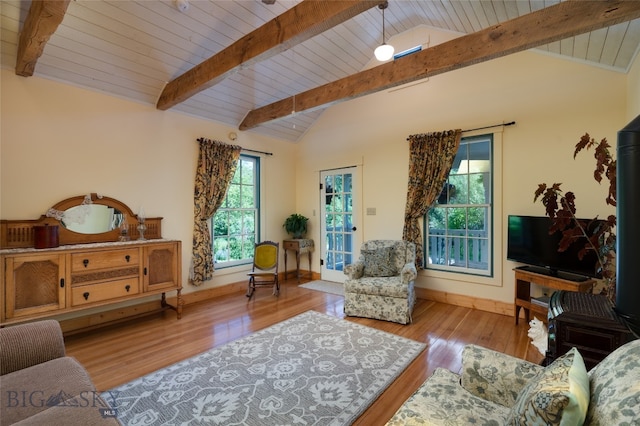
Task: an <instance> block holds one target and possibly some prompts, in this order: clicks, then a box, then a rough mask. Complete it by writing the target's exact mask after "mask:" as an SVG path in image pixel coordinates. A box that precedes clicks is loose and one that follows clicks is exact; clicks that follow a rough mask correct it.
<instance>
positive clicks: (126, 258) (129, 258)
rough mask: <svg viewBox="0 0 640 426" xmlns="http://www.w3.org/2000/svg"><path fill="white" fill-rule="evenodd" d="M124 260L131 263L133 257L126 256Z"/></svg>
mask: <svg viewBox="0 0 640 426" xmlns="http://www.w3.org/2000/svg"><path fill="white" fill-rule="evenodd" d="M124 258H125V260H126V261H127V263H129V261H130V260H131V256H129V255H126V256H125V257H124Z"/></svg>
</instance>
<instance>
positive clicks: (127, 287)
mask: <svg viewBox="0 0 640 426" xmlns="http://www.w3.org/2000/svg"><path fill="white" fill-rule="evenodd" d="M124 289H125V290H127V293H129V290H131V286H130V285H129V284H127V285H125V286H124Z"/></svg>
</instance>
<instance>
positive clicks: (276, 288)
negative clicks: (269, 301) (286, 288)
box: [273, 275, 280, 296]
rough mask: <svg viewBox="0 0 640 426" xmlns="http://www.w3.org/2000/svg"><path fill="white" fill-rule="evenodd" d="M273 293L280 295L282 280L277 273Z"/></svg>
mask: <svg viewBox="0 0 640 426" xmlns="http://www.w3.org/2000/svg"><path fill="white" fill-rule="evenodd" d="M273 295H274V296H278V295H280V281H278V276H277V275H276V280H275V282H274V283H273Z"/></svg>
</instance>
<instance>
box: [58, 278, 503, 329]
mask: <svg viewBox="0 0 640 426" xmlns="http://www.w3.org/2000/svg"><path fill="white" fill-rule="evenodd" d="M300 272H301V274H304V275H305V276H307V277H308V276H311V279H312V280H319V279H321V277H320V274H319V273H317V272H311V274H309V271H300ZM283 278H284V277H283ZM246 289H247V282H246V281H242V282H235V283H231V284H227V285H223V286H220V287H213V288H207V289H203V290H199V291H195V292H192V293H186V294H183V295H182V300H183V302H184V305H185V306H186V305H190V304H193V303H198V302H202V301H205V300H209V299H214V298H216V297H221V296H226V295H228V294H233V293H241V292H244V291H245V290H246ZM416 296H417V297H418V298H420V299H426V300H433V301H435V302H441V303H447V304H449V305H454V306H462V307H465V308H473V309H478V310H481V311H486V312H492V313H496V314H501V315H508V316H513V315H514V309H513V304H511V303H505V302H498V301H495V300H490V299H481V298H477V297H472V296H465V295H460V294H454V293H448V292H442V291H436V290H429V289H426V288H420V287H416ZM167 302H168V303H169V304H172V305H175V303H176V298H175V296H173V297H171V296H170V297H167ZM159 310H160V301H150V302H145V303H140V304H137V305H131V306H125V307H122V308H118V309H113V310H110V311H105V312H98V313H94V314H90V315H85V316H81V317H77V318H71V319H67V320H62V321H60V326H61V327H62V331H63V332H64V334H65V335H71V334H75V333H78V332H81V331H86V330H91V329H94V328H98V327H103V326H105V325H107V324H114V323H118V322H122V321H127V320H130V319H132V318H136V317H140V316H143V315H150V314H153V313H157V312H158V311H159Z"/></svg>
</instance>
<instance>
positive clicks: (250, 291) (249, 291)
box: [247, 277, 256, 299]
mask: <svg viewBox="0 0 640 426" xmlns="http://www.w3.org/2000/svg"><path fill="white" fill-rule="evenodd" d="M255 289H256V284H255V282H254V280H253V277H251V278H249V285H248V286H247V297H248V298H249V299H251V296H253V292H254V291H255Z"/></svg>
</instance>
